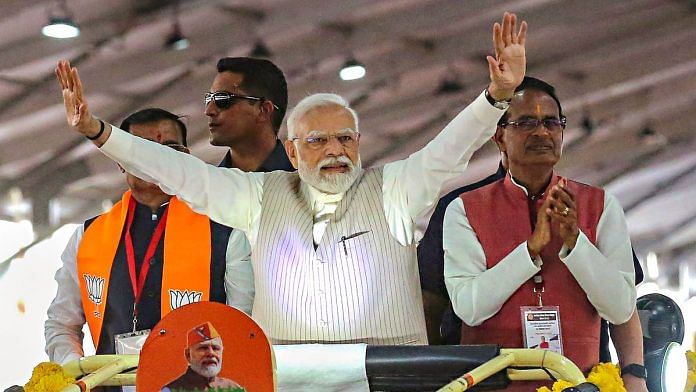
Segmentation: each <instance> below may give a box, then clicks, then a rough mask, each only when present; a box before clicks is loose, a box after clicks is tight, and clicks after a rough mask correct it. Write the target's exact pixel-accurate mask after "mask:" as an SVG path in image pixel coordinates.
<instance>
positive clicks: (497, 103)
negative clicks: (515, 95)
mask: <svg viewBox="0 0 696 392" xmlns="http://www.w3.org/2000/svg"><path fill="white" fill-rule="evenodd" d="M483 95H484V96H485V97H486V100H487V101H488V103H490V104H491V105H492V106H493V107H495V108H498V109H502V110H506V109H507V108H508V107H509V106H510V101H512V99H510V100H503V101H496V100H495V98H493V97H492V96H491V94H490V93H489V92H488V89H485V90H484V92H483Z"/></svg>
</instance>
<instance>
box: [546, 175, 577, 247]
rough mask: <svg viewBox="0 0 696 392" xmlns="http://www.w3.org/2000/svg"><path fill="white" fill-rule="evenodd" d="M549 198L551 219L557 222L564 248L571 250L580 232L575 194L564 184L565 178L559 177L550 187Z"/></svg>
mask: <svg viewBox="0 0 696 392" xmlns="http://www.w3.org/2000/svg"><path fill="white" fill-rule="evenodd" d="M550 198H551V208H550V214H551V215H550V216H551V219H552V220H554V221H556V222H558V225H559V234H560V236H561V239H563V243H564V244H565V246H566V248H568V249H569V250H572V249H573V248H575V243H576V242H577V241H578V235H579V234H580V230H579V229H578V210H577V205H576V204H575V194H574V193H573V192H572V191H571V190H570V189H568V187H567V186H566V180H565V179H561V180H560V181H558V183H557V184H556V185H554V186H553V187H552V188H551V192H550Z"/></svg>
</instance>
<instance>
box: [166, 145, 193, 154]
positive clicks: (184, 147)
mask: <svg viewBox="0 0 696 392" xmlns="http://www.w3.org/2000/svg"><path fill="white" fill-rule="evenodd" d="M164 145H165V146H167V147H169V148H173V149H175V150H177V151H179V152H185V153H187V154H188V153H189V149H188V147H186V146H184V145H183V144H176V143H172V144H164Z"/></svg>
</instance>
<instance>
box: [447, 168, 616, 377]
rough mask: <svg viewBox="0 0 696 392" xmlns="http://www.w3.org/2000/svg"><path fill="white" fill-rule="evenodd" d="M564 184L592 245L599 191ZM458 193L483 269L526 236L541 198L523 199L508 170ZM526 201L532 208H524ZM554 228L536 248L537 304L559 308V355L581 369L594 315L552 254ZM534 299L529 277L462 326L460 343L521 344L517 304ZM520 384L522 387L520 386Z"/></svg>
mask: <svg viewBox="0 0 696 392" xmlns="http://www.w3.org/2000/svg"><path fill="white" fill-rule="evenodd" d="M559 179H560V177H559V176H557V175H553V176H552V179H551V181H550V183H549V185H548V187H547V189H546V191H545V192H544V195H546V194H547V192H548V191H549V190H550V189H551V187H552V186H553V185H555V184H556V183H557V182H558V181H559ZM567 187H568V188H569V189H570V190H571V191H572V192H573V193H574V194H575V203H576V206H577V213H578V228H579V230H580V231H582V232H583V233H584V234H585V235H586V236H587V238H588V239H589V240H590V241H591V242H592V243H593V244H595V243H596V234H597V232H596V230H597V224H598V222H599V219H600V217H601V215H602V211H603V210H604V191H603V190H602V189H599V188H595V187H592V186H589V185H585V184H581V183H578V182H574V181H570V180H568V181H567ZM460 198H461V199H462V201H463V203H464V209H465V211H466V216H467V218H468V219H469V222H470V224H471V227H472V228H473V229H474V232H475V233H476V236H477V238H478V240H479V242H480V243H481V246H482V247H483V251H484V253H485V255H486V267H487V268H489V269H490V268H492V267H494V266H495V265H496V264H498V262H500V260H501V259H503V258H504V257H505V256H507V255H508V254H509V253H510V252H511V251H512V250H513V249H515V248H516V247H517V246H519V245H520V244H521V243H523V242H524V241H526V240H527V239H528V238H529V237H530V236H531V234H532V231H533V230H532V222H531V219H534V223H536V211H538V209H539V208H540V206H541V204H542V203H543V199H544V198H543V197H540V198H538V199H537V200H531V199H528V197H527V195H526V194H525V192H524V191H523V190H522V189H521V188H520V187H518V186H517V185H515V184H514V183H513V182H512V180H511V178H510V175H509V174H508V175H507V176H506V177H505V178H503V179H501V180H498V181H496V182H494V183H492V184H490V185H487V186H485V187H482V188H479V189H477V190H474V191H471V192H467V193H464V194H462V195H461V196H460ZM532 205H533V206H534V208H533V210H532V211H530V207H531V206H532ZM558 230H559V228H558V224H557V223H555V224H554V223H552V227H551V231H552V237H551V241H550V242H549V244H548V245H546V247H545V248H544V250H543V251H542V252H541V259H542V260H543V266H542V270H541V274H542V276H543V280H544V290H545V292H544V294H543V304H544V305H545V306H558V307H559V309H560V316H561V334H562V340H563V342H562V343H563V354H564V355H565V356H566V357H568V358H570V360H572V361H573V362H574V363H575V364H576V365H578V367H579V368H580V369H581V370H582V371H584V372H587V371H589V370H590V368H591V367H592V366H593V365H595V364H597V362H598V360H599V356H598V353H599V330H600V328H599V324H600V316H599V314H598V313H597V311H596V310H595V308H594V307H593V306H592V304H591V303H590V302H589V300H588V299H587V295H586V294H585V292H584V291H583V289H582V288H581V287H580V285H579V284H578V282H577V281H576V280H575V278H574V277H573V275H572V274H571V272H570V271H569V270H568V268H567V267H566V266H565V264H563V262H562V261H561V260H560V258H559V257H558V253H559V251H560V250H561V247H562V246H563V240H562V239H561V237H560V235H559V231H558ZM536 303H537V298H536V294H535V293H534V283H533V282H532V280H531V279H530V280H529V281H527V282H525V283H524V284H522V286H520V288H519V289H518V290H517V291H515V293H514V294H513V295H512V296H511V297H510V298H509V299H508V300H507V302H505V304H504V305H503V307H502V308H501V309H500V311H498V313H496V314H495V315H494V316H493V317H491V318H489V319H488V320H486V321H484V322H483V323H482V324H480V325H479V326H476V327H469V326H467V325H463V327H462V335H461V343H462V344H483V343H489V344H499V345H501V346H502V347H504V348H519V347H524V344H523V341H522V339H523V337H522V322H521V316H520V307H521V306H532V305H536ZM523 384H526V386H524V387H521V386H522V385H523ZM537 384H538V382H537ZM518 385H519V386H518ZM529 385H530V384H527V383H519V382H516V383H513V387H511V388H508V389H507V390H509V391H511V390H520V391H522V390H524V391H529V390H533V389H532V388H531V387H530V386H529ZM516 386H517V387H516Z"/></svg>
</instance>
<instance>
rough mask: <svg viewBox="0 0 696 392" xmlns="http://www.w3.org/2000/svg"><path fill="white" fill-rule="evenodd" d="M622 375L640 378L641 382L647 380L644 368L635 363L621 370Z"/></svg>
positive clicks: (646, 372)
mask: <svg viewBox="0 0 696 392" xmlns="http://www.w3.org/2000/svg"><path fill="white" fill-rule="evenodd" d="M624 374H630V375H632V376H634V377H638V378H642V379H643V380H647V379H648V371H647V370H645V366H643V365H639V364H637V363H632V364H629V365H626V366H624V367H623V368H621V375H624Z"/></svg>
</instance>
